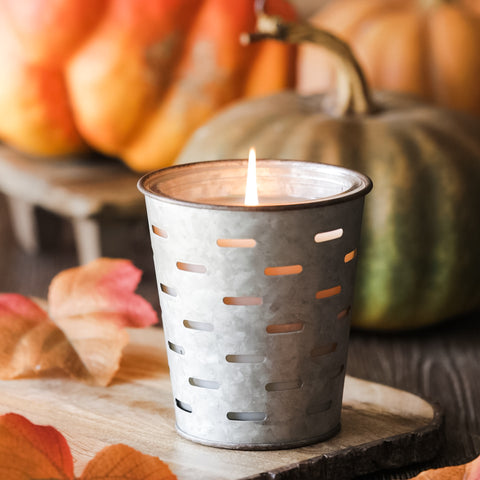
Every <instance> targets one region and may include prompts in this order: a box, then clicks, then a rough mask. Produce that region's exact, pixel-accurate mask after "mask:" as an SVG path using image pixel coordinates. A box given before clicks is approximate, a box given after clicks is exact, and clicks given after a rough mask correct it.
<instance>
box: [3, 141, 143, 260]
mask: <svg viewBox="0 0 480 480" xmlns="http://www.w3.org/2000/svg"><path fill="white" fill-rule="evenodd" d="M139 177H140V175H139V174H138V173H134V172H132V171H131V170H128V169H127V167H125V166H124V165H123V164H122V163H121V162H120V161H116V160H113V159H108V158H105V157H101V156H100V155H98V154H88V155H87V154H85V155H70V156H68V157H58V158H54V159H52V158H47V159H46V158H36V157H35V158H34V157H31V156H29V155H25V154H22V153H20V152H18V151H16V150H13V149H11V148H9V147H6V146H4V145H0V192H3V193H4V194H5V195H6V196H7V198H8V205H9V210H10V219H11V223H12V229H13V231H14V234H15V237H16V239H17V241H18V243H19V244H20V245H21V247H22V248H23V249H24V250H25V251H27V252H36V251H38V250H39V248H40V247H39V240H38V231H37V224H36V217H35V208H36V207H41V208H43V209H45V210H47V211H50V212H53V213H54V214H56V215H59V216H60V217H63V218H65V219H67V220H68V221H70V222H71V223H72V226H73V232H74V239H75V244H76V248H77V255H78V259H79V263H87V262H89V261H90V260H93V259H95V258H98V257H100V256H101V255H102V247H101V245H102V243H101V225H100V219H101V217H102V216H109V217H119V218H131V217H141V216H142V217H143V216H145V205H144V200H143V196H142V195H141V194H140V192H138V190H137V187H136V184H137V180H138V178H139ZM145 222H146V220H145Z"/></svg>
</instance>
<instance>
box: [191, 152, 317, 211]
mask: <svg viewBox="0 0 480 480" xmlns="http://www.w3.org/2000/svg"><path fill="white" fill-rule="evenodd" d="M261 180H262V179H261ZM268 180H269V181H270V182H272V181H273V182H275V179H274V178H269V179H268ZM236 182H237V180H235V183H236ZM235 190H238V188H235ZM286 190H288V187H287V188H285V185H283V187H282V186H280V185H277V186H275V185H270V186H269V188H268V192H265V191H260V194H259V193H258V191H259V188H258V182H257V160H256V152H255V148H253V147H251V148H250V150H249V153H248V164H247V175H246V184H245V192H244V193H243V192H241V193H236V192H232V191H229V192H228V193H227V194H225V195H218V196H217V195H215V196H210V195H209V196H205V197H204V196H200V197H198V198H195V199H193V198H192V201H194V202H198V203H206V204H208V205H225V206H247V207H257V206H273V205H292V204H297V203H308V202H313V201H315V200H317V199H318V197H316V196H315V195H312V196H307V195H295V194H294V193H295V192H291V193H288V192H287V191H286Z"/></svg>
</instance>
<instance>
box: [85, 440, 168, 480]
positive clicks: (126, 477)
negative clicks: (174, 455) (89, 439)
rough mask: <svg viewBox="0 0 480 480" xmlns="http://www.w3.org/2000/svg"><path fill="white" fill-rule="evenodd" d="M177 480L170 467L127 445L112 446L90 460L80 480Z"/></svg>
mask: <svg viewBox="0 0 480 480" xmlns="http://www.w3.org/2000/svg"><path fill="white" fill-rule="evenodd" d="M119 478H121V479H122V480H147V479H149V480H150V479H155V480H175V479H176V478H177V477H176V476H175V475H174V474H173V473H172V472H171V471H170V469H169V468H168V465H166V464H165V463H163V462H162V461H161V460H159V459H158V458H156V457H152V456H150V455H144V454H143V453H140V452H138V451H137V450H135V449H133V448H131V447H128V446H127V445H122V444H118V445H112V446H111V447H106V448H104V449H103V450H101V451H100V452H99V453H97V455H96V456H95V458H94V459H92V460H90V462H89V463H88V465H87V466H86V467H85V470H84V472H83V474H82V476H81V477H80V480H117V479H119Z"/></svg>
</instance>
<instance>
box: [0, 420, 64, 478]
mask: <svg viewBox="0 0 480 480" xmlns="http://www.w3.org/2000/svg"><path fill="white" fill-rule="evenodd" d="M0 472H1V478H2V480H21V479H34V478H39V479H40V478H50V479H55V480H73V459H72V454H71V453H70V449H69V447H68V444H67V442H66V440H65V438H64V437H63V436H62V435H61V434H60V433H59V432H58V431H57V430H55V429H54V428H53V427H43V426H39V425H34V424H33V423H31V422H29V421H28V420H27V419H26V418H25V417H22V416H21V415H16V414H14V413H9V414H7V415H2V416H1V417H0Z"/></svg>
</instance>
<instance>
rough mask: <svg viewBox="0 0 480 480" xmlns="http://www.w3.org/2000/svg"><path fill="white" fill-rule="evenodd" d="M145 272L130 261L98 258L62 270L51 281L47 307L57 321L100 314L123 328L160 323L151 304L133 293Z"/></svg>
mask: <svg viewBox="0 0 480 480" xmlns="http://www.w3.org/2000/svg"><path fill="white" fill-rule="evenodd" d="M141 275H142V272H141V271H140V270H139V269H138V268H136V267H135V266H134V265H133V264H132V263H131V262H130V261H129V260H119V259H111V258H99V259H97V260H94V261H93V262H90V263H89V264H87V265H83V266H81V267H76V268H70V269H68V270H64V271H63V272H60V273H59V274H58V275H57V276H56V277H55V278H54V279H53V280H52V283H51V284H50V288H49V292H48V309H49V313H50V316H51V317H52V319H53V321H54V322H55V323H58V321H59V320H62V319H66V318H70V317H74V316H77V315H91V314H95V315H97V317H98V314H101V316H102V317H103V318H105V320H108V321H111V322H115V323H117V324H118V325H120V326H123V327H147V326H149V325H153V324H154V323H156V322H158V318H157V314H156V313H155V310H154V309H153V308H152V306H151V305H150V304H149V303H148V302H147V301H146V300H145V299H143V298H142V297H140V296H139V295H136V294H135V293H134V291H135V289H136V288H137V285H138V283H139V282H140V277H141Z"/></svg>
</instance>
